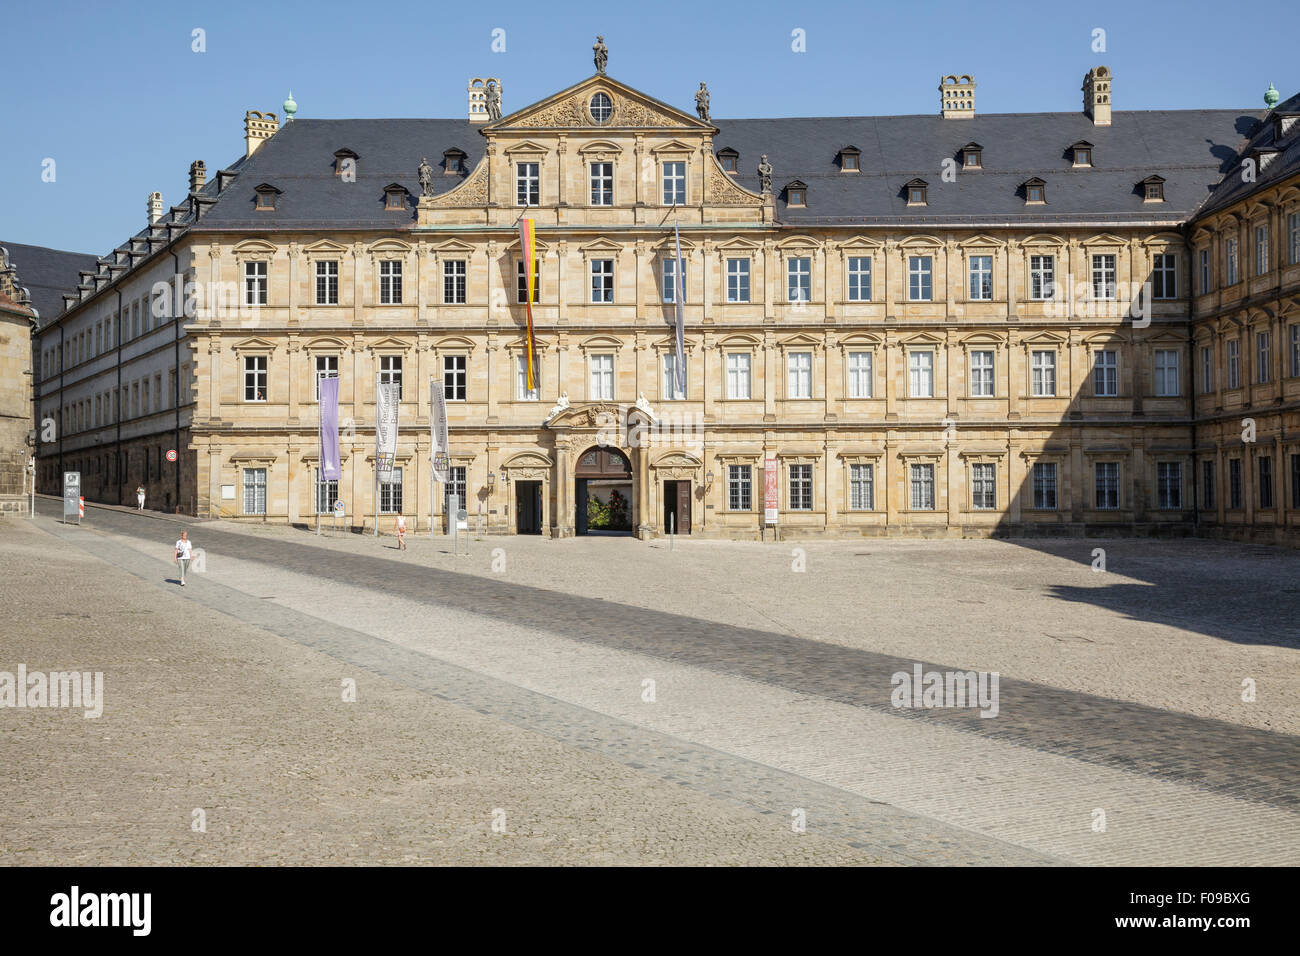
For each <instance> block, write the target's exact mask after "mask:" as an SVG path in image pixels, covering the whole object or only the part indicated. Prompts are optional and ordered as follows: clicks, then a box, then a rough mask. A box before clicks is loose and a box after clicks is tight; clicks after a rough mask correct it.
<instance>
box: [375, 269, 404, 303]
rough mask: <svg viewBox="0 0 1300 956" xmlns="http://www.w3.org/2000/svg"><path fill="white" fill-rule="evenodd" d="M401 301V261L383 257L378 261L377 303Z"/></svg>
mask: <svg viewBox="0 0 1300 956" xmlns="http://www.w3.org/2000/svg"><path fill="white" fill-rule="evenodd" d="M401 303H402V263H401V262H399V261H398V260H396V259H385V260H384V261H383V262H381V263H379V304H380V305H401Z"/></svg>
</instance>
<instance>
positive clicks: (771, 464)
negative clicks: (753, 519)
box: [763, 458, 781, 524]
mask: <svg viewBox="0 0 1300 956" xmlns="http://www.w3.org/2000/svg"><path fill="white" fill-rule="evenodd" d="M766 464H767V467H766V468H765V469H764V478H765V479H766V480H765V482H764V489H763V523H764V524H776V515H777V512H778V511H779V510H780V508H781V502H780V497H781V492H780V489H779V488H778V483H777V477H776V459H775V458H769V459H767V463H766Z"/></svg>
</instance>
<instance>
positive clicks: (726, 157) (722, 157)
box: [718, 146, 740, 175]
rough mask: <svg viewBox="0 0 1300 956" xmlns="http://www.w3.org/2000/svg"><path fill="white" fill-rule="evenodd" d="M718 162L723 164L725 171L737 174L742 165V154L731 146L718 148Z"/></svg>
mask: <svg viewBox="0 0 1300 956" xmlns="http://www.w3.org/2000/svg"><path fill="white" fill-rule="evenodd" d="M718 163H719V164H720V165H721V166H722V171H723V172H724V173H731V174H733V175H734V174H735V172H736V170H737V169H738V168H739V167H740V154H739V153H738V152H736V151H735V150H734V149H732V148H731V147H730V146H728V147H726V148H724V149H720V150H718Z"/></svg>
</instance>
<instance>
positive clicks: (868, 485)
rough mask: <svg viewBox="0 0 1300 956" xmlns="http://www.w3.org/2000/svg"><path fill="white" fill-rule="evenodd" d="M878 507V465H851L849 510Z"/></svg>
mask: <svg viewBox="0 0 1300 956" xmlns="http://www.w3.org/2000/svg"><path fill="white" fill-rule="evenodd" d="M875 509H876V466H875V465H849V510H850V511H874V510H875Z"/></svg>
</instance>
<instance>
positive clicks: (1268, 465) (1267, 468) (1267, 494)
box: [1255, 455, 1273, 510]
mask: <svg viewBox="0 0 1300 956" xmlns="http://www.w3.org/2000/svg"><path fill="white" fill-rule="evenodd" d="M1255 473H1256V475H1258V476H1259V506H1260V508H1262V509H1265V510H1267V509H1269V508H1272V507H1273V456H1272V455H1260V456H1259V457H1258V458H1256V459H1255Z"/></svg>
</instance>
